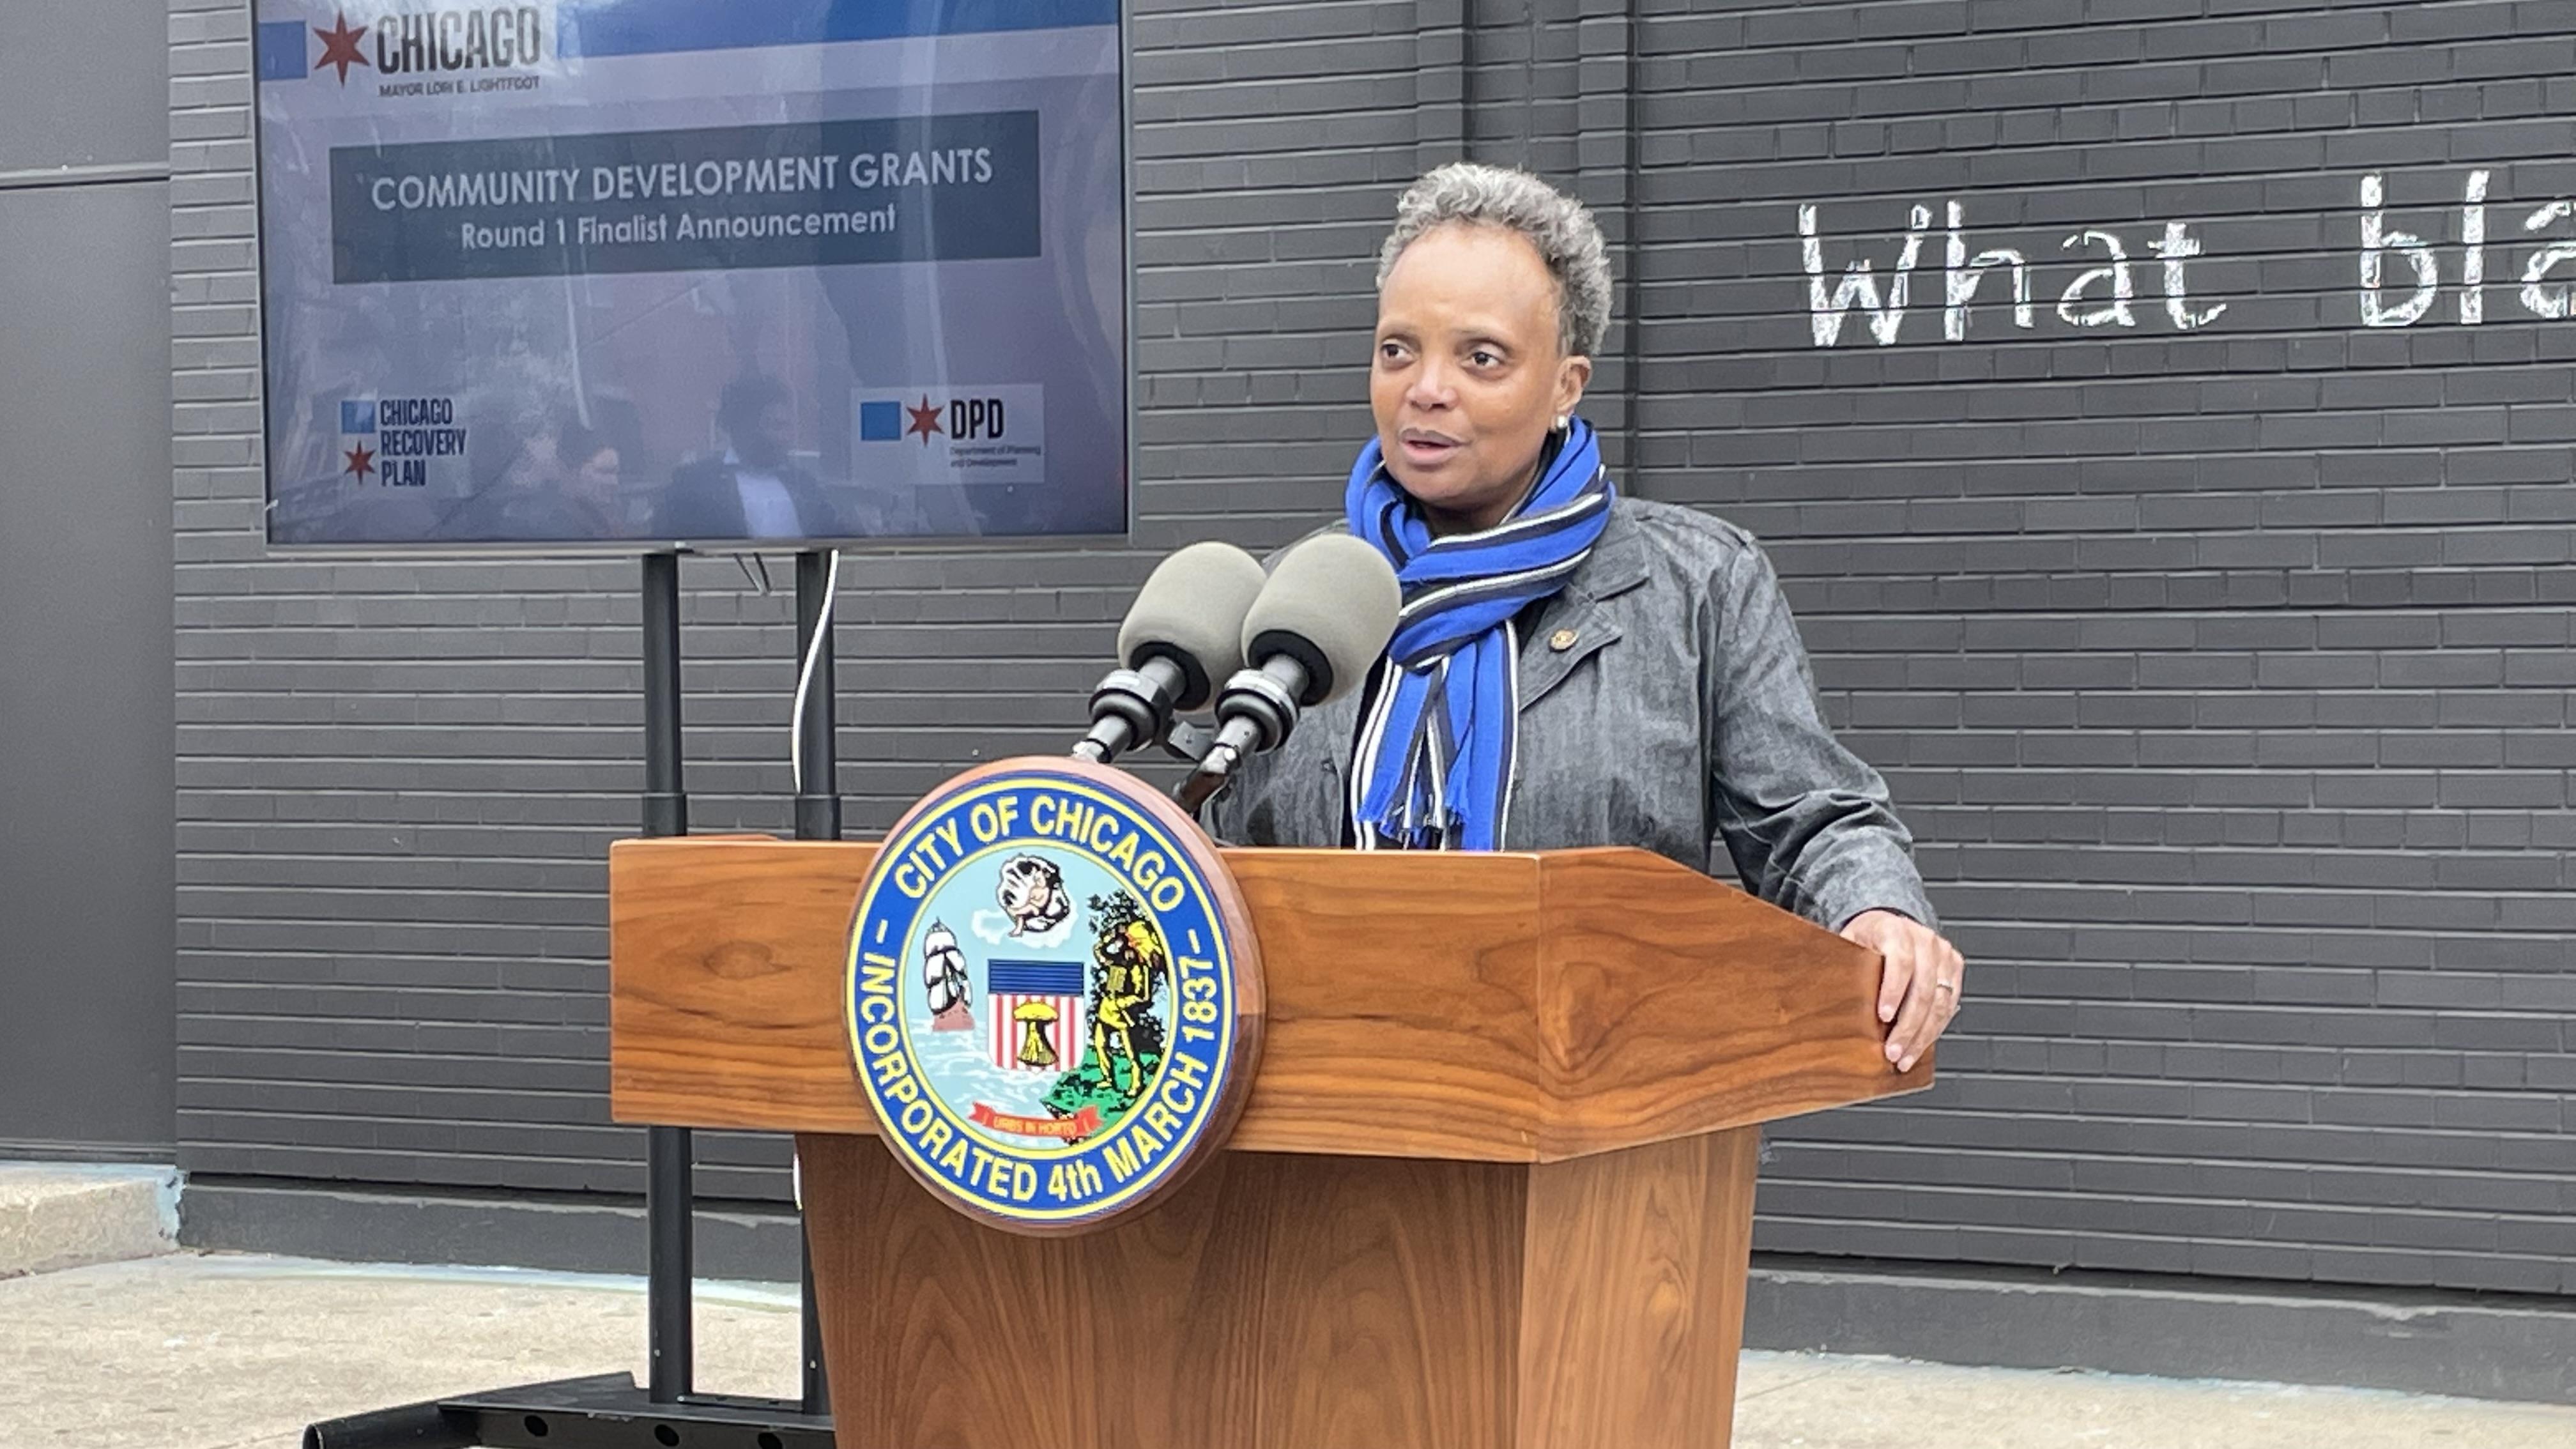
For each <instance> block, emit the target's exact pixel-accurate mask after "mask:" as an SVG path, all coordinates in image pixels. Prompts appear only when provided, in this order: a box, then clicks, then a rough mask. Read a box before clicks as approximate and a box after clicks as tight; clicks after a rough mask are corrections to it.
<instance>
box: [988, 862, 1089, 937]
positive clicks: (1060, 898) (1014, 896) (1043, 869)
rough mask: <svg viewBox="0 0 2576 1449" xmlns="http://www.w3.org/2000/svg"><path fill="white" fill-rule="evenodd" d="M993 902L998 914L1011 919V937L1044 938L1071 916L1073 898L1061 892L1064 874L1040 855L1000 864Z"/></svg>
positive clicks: (1063, 891)
mask: <svg viewBox="0 0 2576 1449" xmlns="http://www.w3.org/2000/svg"><path fill="white" fill-rule="evenodd" d="M996 899H997V901H998V903H999V904H1000V905H1001V907H1002V914H1003V915H1006V916H1008V917H1010V918H1011V934H1012V935H1013V936H1040V935H1044V934H1046V933H1047V932H1049V931H1052V930H1054V929H1055V928H1056V927H1058V926H1060V925H1063V924H1064V920H1065V917H1067V916H1070V915H1072V914H1073V898H1072V897H1071V896H1069V895H1067V894H1066V893H1065V889H1064V872H1063V871H1062V870H1060V869H1058V868H1057V867H1056V863H1055V862H1054V861H1051V860H1049V859H1047V858H1046V857H1044V856H1042V855H1015V856H1012V857H1011V858H1010V859H1009V860H1006V861H1004V862H1002V884H1001V888H1000V890H999V891H998V892H997V893H996Z"/></svg>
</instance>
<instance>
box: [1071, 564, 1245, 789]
mask: <svg viewBox="0 0 2576 1449" xmlns="http://www.w3.org/2000/svg"><path fill="white" fill-rule="evenodd" d="M1262 583H1263V579H1262V573H1261V562H1260V560H1258V559H1255V558H1254V557H1253V556H1252V555H1250V554H1248V553H1245V552H1244V551H1243V550H1242V549H1239V548H1237V547H1235V546H1234V545H1233V544H1230V543H1216V542H1208V543H1194V544H1191V545H1190V546H1189V547H1187V548H1185V549H1182V550H1180V551H1179V552H1178V553H1175V554H1172V555H1171V556H1170V557H1168V558H1166V559H1164V560H1163V561H1162V562H1161V563H1159V564H1156V565H1155V566H1154V572H1153V573H1152V574H1151V575H1150V576H1148V577H1147V578H1146V580H1145V586H1144V587H1143V588H1141V589H1139V590H1137V591H1136V602H1135V603H1134V604H1133V605H1132V606H1130V607H1129V608H1128V610H1127V618H1126V621H1125V622H1124V623H1122V624H1120V625H1119V626H1118V658H1119V661H1120V663H1121V666H1122V667H1120V668H1118V669H1115V670H1112V671H1110V673H1109V674H1107V675H1106V676H1104V677H1103V678H1102V679H1101V681H1100V684H1099V686H1098V687H1097V688H1095V689H1093V690H1092V692H1091V732H1090V733H1089V734H1086V735H1084V736H1083V737H1082V741H1081V743H1079V744H1077V745H1075V746H1074V747H1073V753H1074V754H1075V755H1077V756H1079V757H1080V758H1082V759H1086V760H1090V761H1092V762H1094V763H1096V764H1103V765H1105V764H1107V763H1109V762H1110V761H1111V760H1114V759H1116V758H1117V757H1118V756H1119V755H1120V754H1121V753H1123V752H1124V751H1126V750H1128V749H1130V748H1133V747H1134V746H1136V745H1139V744H1143V743H1147V742H1149V741H1152V740H1157V739H1160V738H1162V736H1163V732H1164V731H1165V730H1166V729H1169V728H1170V727H1171V723H1172V715H1173V714H1174V712H1175V711H1180V710H1193V709H1202V708H1205V707H1206V705H1207V702H1208V699H1209V697H1210V696H1211V695H1213V694H1214V693H1215V691H1216V682H1217V681H1218V680H1220V679H1223V678H1225V677H1226V676H1227V675H1229V674H1231V673H1233V672H1235V671H1236V670H1239V669H1241V668H1242V667H1243V637H1244V636H1243V619H1244V615H1245V613H1246V612H1247V611H1249V610H1250V609H1251V607H1252V601H1253V598H1254V596H1256V595H1258V594H1259V593H1260V592H1261V589H1262Z"/></svg>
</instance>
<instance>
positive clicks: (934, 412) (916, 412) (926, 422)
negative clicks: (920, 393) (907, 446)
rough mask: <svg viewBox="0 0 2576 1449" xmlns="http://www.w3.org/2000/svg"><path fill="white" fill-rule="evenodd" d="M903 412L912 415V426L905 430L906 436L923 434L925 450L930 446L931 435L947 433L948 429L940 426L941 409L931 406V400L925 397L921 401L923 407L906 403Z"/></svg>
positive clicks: (922, 444) (922, 441)
mask: <svg viewBox="0 0 2576 1449" xmlns="http://www.w3.org/2000/svg"><path fill="white" fill-rule="evenodd" d="M903 410H904V411H905V412H907V413H910V414H912V426H910V427H908V428H905V429H904V430H903V432H904V436H906V437H910V436H912V435H913V434H914V433H919V434H921V446H923V447H925V448H927V447H929V446H930V435H931V434H933V433H944V432H946V431H947V429H945V428H943V427H941V426H939V409H937V408H935V407H932V406H931V405H930V399H929V398H927V397H924V398H923V399H922V400H921V406H919V407H914V406H913V405H912V404H910V403H905V404H904V405H903Z"/></svg>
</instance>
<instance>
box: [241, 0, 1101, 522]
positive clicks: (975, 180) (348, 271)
mask: <svg viewBox="0 0 2576 1449" xmlns="http://www.w3.org/2000/svg"><path fill="white" fill-rule="evenodd" d="M256 15H257V34H256V57H257V69H258V107H257V109H258V116H259V123H258V147H259V162H260V165H259V178H260V181H259V191H260V305H261V315H262V335H263V339H264V347H265V359H264V366H265V373H266V383H267V387H266V402H265V406H266V410H267V416H266V422H267V429H266V436H267V464H268V537H269V541H270V542H271V543H272V544H275V545H279V546H334V547H342V548H351V547H354V548H397V547H400V548H418V547H431V548H438V549H486V548H515V549H558V548H562V549H569V548H573V547H594V548H596V547H610V548H621V547H622V548H626V549H639V548H641V549H658V548H667V547H672V546H675V545H677V546H684V547H699V548H709V549H728V548H731V549H741V548H756V547H770V546H775V547H799V546H806V545H812V544H823V543H842V542H852V541H859V540H876V539H898V540H899V539H957V538H1037V537H1061V536H1066V535H1113V534H1119V533H1123V532H1124V531H1125V530H1126V528H1127V526H1128V517H1129V509H1128V444H1127V391H1128V370H1127V344H1126V337H1127V275H1128V271H1127V234H1128V233H1127V218H1126V195H1127V186H1126V145H1125V134H1126V130H1125V104H1124V95H1125V92H1124V87H1123V82H1122V75H1121V68H1122V67H1121V63H1122V58H1123V50H1122V46H1121V40H1120V31H1119V24H1118V3H1117V0H534V3H524V4H510V3H503V4H468V3H463V0H345V3H344V0H258V4H257V11H256Z"/></svg>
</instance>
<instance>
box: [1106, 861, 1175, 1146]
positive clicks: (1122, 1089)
mask: <svg viewBox="0 0 2576 1449" xmlns="http://www.w3.org/2000/svg"><path fill="white" fill-rule="evenodd" d="M1092 905H1093V907H1094V908H1095V909H1097V910H1098V911H1099V912H1100V919H1099V922H1098V926H1099V929H1098V934H1097V935H1095V936H1094V937H1093V939H1092V943H1091V963H1092V976H1091V979H1092V987H1093V992H1092V1007H1091V1052H1092V1058H1093V1060H1095V1061H1097V1062H1098V1063H1099V1065H1100V1075H1101V1079H1102V1080H1103V1081H1104V1082H1106V1083H1107V1084H1108V1086H1109V1088H1110V1090H1112V1091H1114V1092H1116V1093H1118V1094H1119V1095H1120V1096H1121V1097H1124V1098H1133V1097H1134V1095H1135V1094H1136V1093H1138V1092H1140V1091H1143V1090H1144V1087H1145V1058H1146V1057H1148V1056H1151V1057H1153V1058H1155V1059H1157V1060H1159V1059H1160V1058H1161V1057H1162V1054H1163V1024H1162V1023H1161V1022H1160V1021H1158V1020H1156V1019H1155V1018H1154V1017H1153V1015H1152V1012H1153V1009H1154V998H1155V996H1156V994H1157V993H1158V992H1159V991H1160V990H1161V989H1162V987H1163V984H1164V983H1165V982H1168V981H1170V980H1171V979H1172V953H1171V949H1170V947H1168V946H1166V945H1165V944H1164V943H1163V933H1162V932H1161V931H1159V930H1157V929H1155V926H1154V923H1153V922H1152V921H1149V920H1147V919H1146V918H1145V915H1144V912H1142V911H1140V910H1138V909H1137V908H1136V902H1135V900H1134V899H1133V898H1132V897H1130V896H1128V895H1127V894H1126V893H1125V892H1124V891H1121V892H1119V893H1118V894H1117V895H1115V896H1112V897H1109V898H1108V899H1107V900H1100V899H1094V900H1093V901H1092ZM1121 1062H1124V1063H1125V1069H1124V1071H1123V1072H1122V1071H1121V1069H1120V1063H1121Z"/></svg>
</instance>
